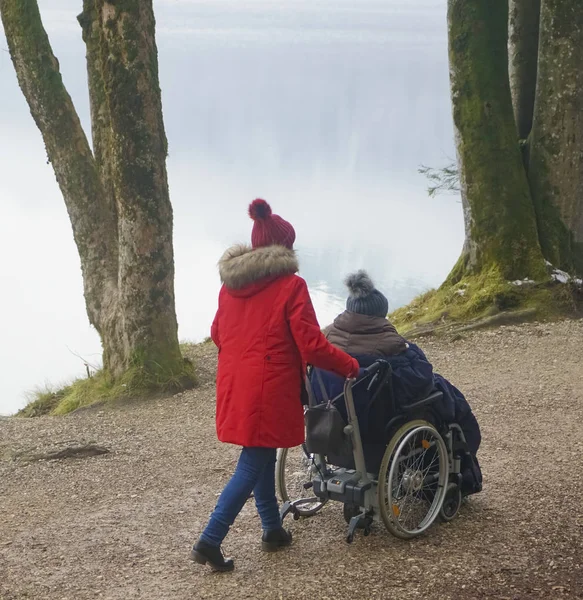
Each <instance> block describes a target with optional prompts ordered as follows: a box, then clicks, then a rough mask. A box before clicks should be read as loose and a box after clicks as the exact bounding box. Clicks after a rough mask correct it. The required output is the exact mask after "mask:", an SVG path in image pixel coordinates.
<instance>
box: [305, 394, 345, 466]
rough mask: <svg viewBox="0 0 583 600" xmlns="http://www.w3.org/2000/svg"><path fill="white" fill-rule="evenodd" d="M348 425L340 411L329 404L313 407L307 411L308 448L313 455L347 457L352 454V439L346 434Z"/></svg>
mask: <svg viewBox="0 0 583 600" xmlns="http://www.w3.org/2000/svg"><path fill="white" fill-rule="evenodd" d="M345 427H346V423H345V422H344V419H343V418H342V415H341V414H340V413H339V412H338V409H337V408H336V407H335V406H334V405H333V404H331V403H330V402H328V403H327V404H319V405H318V406H311V407H310V408H308V410H307V411H306V447H307V449H308V452H311V453H313V454H324V455H326V454H337V455H341V456H345V455H347V454H350V453H351V452H352V444H351V442H350V437H349V436H347V435H346V434H345V433H344V428H345Z"/></svg>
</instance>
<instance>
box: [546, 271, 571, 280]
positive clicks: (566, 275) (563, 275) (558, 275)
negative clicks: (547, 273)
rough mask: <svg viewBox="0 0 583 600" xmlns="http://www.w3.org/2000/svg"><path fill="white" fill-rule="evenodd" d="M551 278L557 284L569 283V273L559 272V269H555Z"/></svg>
mask: <svg viewBox="0 0 583 600" xmlns="http://www.w3.org/2000/svg"><path fill="white" fill-rule="evenodd" d="M551 277H552V278H553V279H554V280H555V281H558V282H559V283H569V281H571V276H570V275H569V273H565V271H561V270H560V269H555V270H554V271H553V272H552V273H551Z"/></svg>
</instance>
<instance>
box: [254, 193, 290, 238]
mask: <svg viewBox="0 0 583 600" xmlns="http://www.w3.org/2000/svg"><path fill="white" fill-rule="evenodd" d="M249 216H250V217H251V218H252V219H253V221H254V223H253V230H252V232H251V244H252V246H253V248H261V247H264V246H273V245H279V246H285V247H286V248H289V249H290V250H291V249H293V246H294V242H295V241H296V232H295V231H294V228H293V226H292V224H291V223H288V222H287V221H285V220H284V219H282V218H281V217H280V216H279V215H274V214H273V212H272V210H271V206H269V204H268V203H267V202H266V201H265V200H262V199H261V198H257V200H253V202H251V204H250V205H249Z"/></svg>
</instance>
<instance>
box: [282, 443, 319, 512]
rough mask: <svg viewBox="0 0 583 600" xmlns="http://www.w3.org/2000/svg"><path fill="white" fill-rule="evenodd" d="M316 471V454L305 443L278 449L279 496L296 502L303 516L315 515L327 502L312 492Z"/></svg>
mask: <svg viewBox="0 0 583 600" xmlns="http://www.w3.org/2000/svg"><path fill="white" fill-rule="evenodd" d="M315 472H316V466H315V462H314V456H313V455H312V454H310V453H309V452H308V451H307V450H306V446H305V444H302V445H301V446H296V447H295V448H280V449H279V450H278V451H277V462H276V466H275V483H276V487H277V492H278V495H279V498H280V500H281V501H282V502H296V508H297V510H298V513H299V514H300V516H302V517H310V516H312V515H315V514H316V513H317V512H318V511H319V510H320V509H321V508H322V507H323V506H324V504H325V503H326V501H325V500H321V499H320V498H317V497H315V496H314V495H313V493H312V492H311V489H312V478H313V476H314V473H315Z"/></svg>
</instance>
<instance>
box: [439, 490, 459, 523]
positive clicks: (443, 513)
mask: <svg viewBox="0 0 583 600" xmlns="http://www.w3.org/2000/svg"><path fill="white" fill-rule="evenodd" d="M461 505H462V490H461V488H460V486H459V485H457V483H450V484H449V486H448V488H447V492H446V493H445V498H444V500H443V504H442V506H441V510H440V511H439V518H440V519H441V520H442V521H444V522H445V523H448V522H449V521H452V520H453V519H455V517H456V516H457V514H458V512H459V509H460V507H461Z"/></svg>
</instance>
